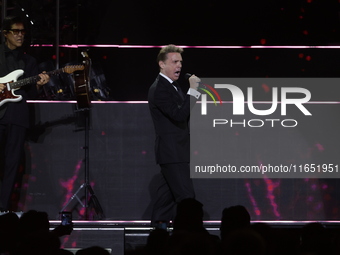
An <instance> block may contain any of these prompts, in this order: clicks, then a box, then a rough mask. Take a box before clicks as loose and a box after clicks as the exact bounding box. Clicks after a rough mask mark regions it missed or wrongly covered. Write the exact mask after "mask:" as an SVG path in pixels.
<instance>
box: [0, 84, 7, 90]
mask: <svg viewBox="0 0 340 255" xmlns="http://www.w3.org/2000/svg"><path fill="white" fill-rule="evenodd" d="M5 88H6V86H5V85H4V84H2V83H0V92H2V91H3V90H4V89H5Z"/></svg>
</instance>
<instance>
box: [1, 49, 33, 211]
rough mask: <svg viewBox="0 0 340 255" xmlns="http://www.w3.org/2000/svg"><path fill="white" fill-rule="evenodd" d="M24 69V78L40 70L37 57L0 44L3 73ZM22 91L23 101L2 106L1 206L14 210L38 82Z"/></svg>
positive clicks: (20, 93)
mask: <svg viewBox="0 0 340 255" xmlns="http://www.w3.org/2000/svg"><path fill="white" fill-rule="evenodd" d="M17 69H23V70H24V75H23V76H22V77H20V78H25V77H31V76H35V75H38V74H39V69H38V65H37V62H36V60H35V59H34V58H33V57H31V56H30V55H27V54H24V53H23V52H22V51H21V50H20V49H15V50H10V49H9V48H8V47H7V46H6V45H4V44H3V45H0V77H4V76H6V75H8V74H9V73H10V72H12V71H14V70H17ZM15 94H17V95H22V97H23V98H22V100H21V101H19V102H7V103H5V104H4V105H2V106H1V107H0V174H1V179H2V185H1V190H0V209H2V210H10V209H11V208H10V198H11V194H12V191H13V187H14V184H15V179H16V176H17V172H18V169H19V165H20V162H21V159H22V156H23V155H24V154H23V152H24V143H25V136H26V130H27V128H28V127H29V111H28V105H27V103H26V99H27V97H28V96H29V97H36V95H37V88H36V84H32V85H27V86H24V87H22V88H21V89H19V90H16V91H15Z"/></svg>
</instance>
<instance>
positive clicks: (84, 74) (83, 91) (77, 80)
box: [74, 52, 91, 109]
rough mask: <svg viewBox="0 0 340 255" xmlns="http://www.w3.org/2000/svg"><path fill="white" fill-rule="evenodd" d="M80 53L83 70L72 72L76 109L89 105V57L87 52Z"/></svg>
mask: <svg viewBox="0 0 340 255" xmlns="http://www.w3.org/2000/svg"><path fill="white" fill-rule="evenodd" d="M82 55H83V57H84V60H83V64H84V70H82V71H79V72H75V73H74V91H75V94H76V99H77V107H78V109H87V108H90V107H91V100H90V95H89V90H90V89H89V87H90V69H91V59H90V58H89V56H88V55H87V52H82Z"/></svg>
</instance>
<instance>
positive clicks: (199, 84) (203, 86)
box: [184, 73, 207, 89]
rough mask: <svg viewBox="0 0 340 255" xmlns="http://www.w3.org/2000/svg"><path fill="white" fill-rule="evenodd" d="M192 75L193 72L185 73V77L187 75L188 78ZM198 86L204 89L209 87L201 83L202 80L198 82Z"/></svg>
mask: <svg viewBox="0 0 340 255" xmlns="http://www.w3.org/2000/svg"><path fill="white" fill-rule="evenodd" d="M191 76H192V74H191V73H186V74H185V75H184V77H185V79H186V80H189V78H190V77H191ZM198 87H201V88H204V89H206V88H207V87H206V86H205V85H204V84H203V83H201V82H199V83H198Z"/></svg>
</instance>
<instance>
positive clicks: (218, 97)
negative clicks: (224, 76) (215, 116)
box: [199, 84, 222, 105]
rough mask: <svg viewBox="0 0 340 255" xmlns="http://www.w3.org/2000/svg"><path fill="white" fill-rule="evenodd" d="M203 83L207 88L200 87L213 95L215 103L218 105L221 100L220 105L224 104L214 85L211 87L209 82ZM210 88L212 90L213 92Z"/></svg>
mask: <svg viewBox="0 0 340 255" xmlns="http://www.w3.org/2000/svg"><path fill="white" fill-rule="evenodd" d="M203 85H204V87H205V88H201V87H200V88H199V89H200V90H203V91H204V92H205V93H207V94H208V95H209V96H210V97H211V99H212V100H213V101H214V104H215V105H217V100H218V101H219V102H220V105H221V104H222V100H221V97H220V95H219V94H218V93H217V91H216V89H214V88H213V87H211V86H210V85H208V84H203ZM209 90H211V91H212V93H211V91H209ZM213 94H214V95H215V96H216V98H217V100H216V98H215V96H214V95H213Z"/></svg>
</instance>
